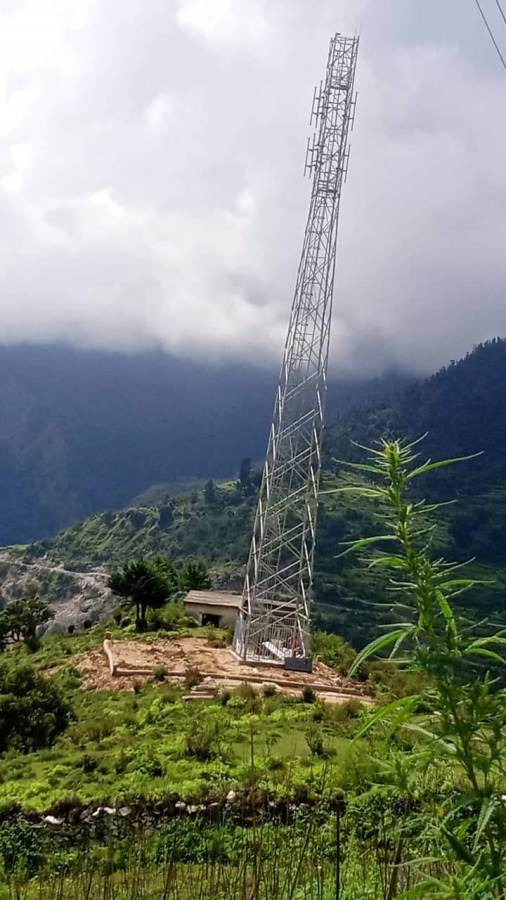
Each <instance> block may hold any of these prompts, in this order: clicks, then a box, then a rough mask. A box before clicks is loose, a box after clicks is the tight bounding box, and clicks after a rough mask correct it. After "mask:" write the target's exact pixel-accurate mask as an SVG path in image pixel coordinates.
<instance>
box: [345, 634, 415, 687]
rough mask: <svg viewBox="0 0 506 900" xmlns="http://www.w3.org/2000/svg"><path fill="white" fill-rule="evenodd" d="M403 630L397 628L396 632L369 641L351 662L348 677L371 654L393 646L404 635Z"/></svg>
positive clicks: (351, 675)
mask: <svg viewBox="0 0 506 900" xmlns="http://www.w3.org/2000/svg"><path fill="white" fill-rule="evenodd" d="M405 631H406V629H405V628H399V629H397V630H396V631H390V632H389V633H388V634H382V635H380V637H377V638H376V639H375V640H374V641H371V643H370V644H368V645H367V647H364V649H363V650H361V651H360V653H359V654H358V656H357V657H356V658H355V660H354V661H353V665H352V666H351V668H350V671H349V675H350V677H353V675H354V674H355V672H357V671H358V669H359V668H360V666H361V665H362V663H363V662H364V661H365V660H366V659H369V657H370V656H372V655H373V653H378V652H379V651H380V650H383V649H384V648H385V647H389V646H390V644H395V642H396V641H397V640H398V639H399V638H400V636H401V635H403V634H404V633H405Z"/></svg>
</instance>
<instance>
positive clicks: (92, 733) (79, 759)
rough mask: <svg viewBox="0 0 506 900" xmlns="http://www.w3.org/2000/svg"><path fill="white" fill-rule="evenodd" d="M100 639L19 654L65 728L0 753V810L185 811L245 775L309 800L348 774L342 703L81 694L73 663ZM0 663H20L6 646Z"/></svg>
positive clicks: (156, 693)
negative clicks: (28, 749)
mask: <svg viewBox="0 0 506 900" xmlns="http://www.w3.org/2000/svg"><path fill="white" fill-rule="evenodd" d="M101 638H102V632H101V630H100V629H96V630H95V631H93V632H90V633H87V634H83V635H75V636H65V637H54V638H49V639H47V640H46V641H44V643H43V646H42V648H41V649H40V650H39V651H37V652H36V653H34V654H30V655H29V658H30V661H31V662H32V663H33V664H34V665H36V666H37V667H38V668H40V669H42V670H46V671H48V670H49V671H50V672H51V673H52V676H51V677H53V678H55V679H56V682H57V683H58V684H59V686H60V687H61V690H62V691H63V692H64V694H65V697H66V699H67V700H68V701H69V702H70V705H71V707H72V709H73V712H74V721H73V723H72V724H71V725H70V726H69V728H68V729H67V730H66V732H65V733H64V734H63V735H62V736H61V737H60V738H59V739H58V740H57V741H56V743H55V744H54V746H53V747H51V748H49V749H44V750H39V751H37V752H33V753H29V754H21V753H19V752H17V751H15V750H10V751H8V752H7V753H6V754H4V755H3V757H2V758H1V759H0V808H1V807H8V806H10V805H13V804H19V805H20V806H21V808H22V809H23V810H26V811H37V812H42V811H46V810H48V809H52V808H55V807H57V806H58V805H59V804H61V803H64V802H65V803H69V802H70V801H75V803H76V805H82V804H103V803H106V804H110V805H118V804H121V803H127V802H130V801H135V800H138V799H139V798H142V799H144V800H148V801H150V802H156V801H158V800H160V799H163V798H164V797H166V796H167V795H169V794H177V795H178V796H179V797H180V798H181V799H183V800H187V801H193V802H195V801H200V800H202V799H203V798H204V797H208V796H209V795H217V796H221V795H223V794H226V793H227V791H228V790H230V788H237V787H239V788H240V787H241V786H243V785H247V784H249V783H250V781H251V779H252V776H253V775H254V778H255V782H256V783H257V785H258V786H259V788H260V789H262V790H265V791H266V792H269V794H272V795H273V796H274V797H284V796H290V795H292V794H293V793H294V792H297V791H298V790H300V789H301V788H302V787H303V786H304V788H305V789H307V790H308V791H309V792H311V790H312V789H313V787H315V786H316V785H317V784H318V783H319V781H321V779H322V777H323V773H325V780H326V782H327V784H328V785H329V786H330V785H332V786H333V787H338V786H340V785H342V784H343V783H344V782H345V780H346V779H347V778H348V777H349V772H350V768H353V765H354V760H355V758H356V756H357V753H358V749H357V748H356V747H353V748H352V746H351V735H352V734H353V732H354V730H355V729H356V726H357V723H358V721H359V718H358V717H359V716H360V710H358V709H357V708H356V706H355V705H354V704H353V703H351V704H347V705H344V706H337V707H335V708H332V707H328V708H327V707H325V706H322V705H320V704H313V703H305V702H303V701H302V698H301V699H299V700H296V701H293V700H287V699H286V698H284V697H281V696H268V697H264V696H257V695H255V694H254V693H253V692H252V691H251V690H248V689H247V688H244V687H239V688H238V689H237V690H236V691H234V692H232V693H231V694H230V695H229V694H226V695H225V696H222V697H220V698H218V699H217V700H216V701H214V702H206V701H197V702H193V703H186V702H184V701H183V700H182V696H183V694H184V693H185V692H186V691H187V689H186V688H185V687H180V688H179V687H174V686H173V685H169V684H165V683H164V682H163V680H162V681H156V680H154V681H153V682H152V683H149V684H146V685H144V686H143V687H139V688H138V689H137V691H136V692H129V693H122V692H110V691H86V690H82V688H81V685H80V675H79V672H78V671H77V670H76V669H75V668H74V666H73V664H72V663H73V656H74V655H75V654H76V653H81V652H83V651H84V650H86V649H89V648H90V647H92V646H94V645H96V644H97V643H99V641H100V640H101ZM7 656H8V658H9V661H10V662H11V663H12V664H13V665H14V664H15V663H16V660H20V659H24V658H26V657H27V656H28V654H26V653H25V651H24V650H23V649H21V648H20V649H17V648H16V649H14V650H11V651H9V653H8V654H7ZM315 735H316V737H317V738H318V740H317V741H316V743H315V741H314V736H315Z"/></svg>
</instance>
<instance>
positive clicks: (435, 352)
mask: <svg viewBox="0 0 506 900" xmlns="http://www.w3.org/2000/svg"><path fill="white" fill-rule="evenodd" d="M482 2H483V4H484V6H485V8H486V9H487V11H488V12H489V14H490V17H491V20H492V22H493V23H494V27H495V28H496V32H497V35H498V37H499V38H500V39H501V40H502V43H503V46H504V48H505V50H506V25H504V23H502V22H501V20H500V18H499V16H498V11H497V8H496V5H495V2H494V0H482ZM336 30H337V31H341V32H344V33H346V32H349V33H354V32H355V31H356V30H357V31H358V30H359V31H360V34H361V49H360V56H359V71H358V90H359V103H358V111H357V120H356V126H355V130H354V133H353V136H352V148H351V164H350V174H349V178H348V183H347V185H346V188H345V192H344V196H343V203H342V209H341V213H342V215H341V230H340V245H339V257H338V273H337V278H336V294H335V306H334V310H335V312H334V319H333V351H332V362H333V366H334V367H335V368H336V369H338V370H342V371H353V372H355V373H364V374H366V373H367V374H369V373H370V372H376V371H380V370H381V369H382V368H385V367H388V366H391V365H401V366H409V367H414V368H416V369H417V370H419V371H428V370H431V369H433V368H434V367H436V366H437V365H439V364H441V363H443V362H446V361H447V360H448V359H450V358H452V357H458V356H459V355H461V354H462V353H463V352H465V351H466V350H467V349H469V348H470V347H471V346H472V345H473V343H476V342H477V341H479V340H482V339H484V338H487V337H489V336H493V335H495V334H502V335H506V166H505V164H504V160H505V159H506V116H505V107H506V72H505V71H504V70H503V69H501V67H500V64H499V61H498V59H497V57H496V56H494V51H493V48H492V47H491V45H490V43H489V40H488V37H487V34H486V32H485V30H484V28H483V24H482V23H481V22H480V19H479V17H478V13H477V10H476V7H475V5H474V3H473V0H423V2H422V0H316V2H315V0H0V228H1V233H2V243H1V245H0V326H1V332H0V341H2V342H7V343H13V342H17V341H25V340H28V341H37V342H43V341H49V340H55V339H56V340H66V341H69V342H73V343H76V344H79V345H81V346H83V345H84V346H93V347H111V348H116V349H118V348H119V349H127V350H131V349H136V348H142V349H146V348H149V347H163V348H164V349H166V350H167V351H169V352H172V353H176V354H178V355H184V356H187V355H191V356H198V357H202V356H205V357H207V358H211V359H224V360H226V359H230V358H235V359H237V358H244V359H247V360H255V361H259V362H261V363H265V362H272V361H274V360H276V361H277V359H278V358H279V354H280V348H281V344H282V340H283V336H284V330H285V327H286V321H287V315H288V308H289V304H290V301H291V294H292V291H293V285H294V280H295V272H296V267H297V262H298V256H299V252H300V246H301V241H302V233H303V228H304V224H305V217H306V210H307V203H308V193H309V187H310V185H309V182H308V181H307V180H304V179H303V177H302V169H303V162H304V151H305V142H306V136H307V134H308V133H309V123H308V113H309V107H310V104H311V98H312V92H313V85H314V83H316V82H317V81H319V80H320V78H321V77H322V75H323V70H324V65H325V60H326V54H327V48H328V39H329V36H330V34H331V33H332V32H334V31H336Z"/></svg>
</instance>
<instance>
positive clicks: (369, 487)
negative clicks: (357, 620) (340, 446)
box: [343, 440, 506, 900]
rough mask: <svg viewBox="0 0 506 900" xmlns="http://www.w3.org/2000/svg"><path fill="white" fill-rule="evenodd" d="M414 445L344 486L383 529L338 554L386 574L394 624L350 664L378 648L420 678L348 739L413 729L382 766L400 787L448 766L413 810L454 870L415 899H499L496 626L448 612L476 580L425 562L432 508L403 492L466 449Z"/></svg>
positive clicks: (388, 453) (502, 846)
mask: <svg viewBox="0 0 506 900" xmlns="http://www.w3.org/2000/svg"><path fill="white" fill-rule="evenodd" d="M416 443H418V442H414V444H407V443H405V442H402V441H398V440H396V441H383V442H382V444H381V445H380V449H378V450H371V451H370V455H371V458H370V460H369V461H368V462H367V463H366V464H355V465H354V468H356V469H358V470H359V471H360V472H361V473H362V474H363V475H364V476H366V477H369V478H371V477H372V479H373V483H372V484H371V483H368V484H366V485H364V484H363V483H362V484H359V485H356V486H355V487H351V488H350V487H347V488H343V490H347V491H350V490H351V491H354V492H355V493H356V494H357V495H358V496H361V497H363V498H368V499H371V500H373V501H374V500H375V501H377V502H379V503H381V504H383V506H384V521H385V532H384V533H383V534H381V535H376V536H371V537H367V538H362V539H359V540H356V541H353V542H351V544H350V546H349V547H348V550H347V551H345V552H352V551H359V552H362V551H366V552H367V551H371V550H372V552H373V555H372V556H371V557H370V558H369V565H370V566H371V567H373V568H375V569H383V570H385V569H386V570H387V571H390V572H391V573H392V578H391V585H392V588H393V590H394V591H396V596H397V597H398V602H396V603H394V604H393V605H394V607H395V608H396V611H397V613H398V616H399V619H400V620H401V621H399V622H398V624H397V625H396V626H394V628H393V630H392V631H390V632H388V633H386V634H382V635H380V636H379V637H378V638H376V640H374V641H372V643H371V644H369V645H368V646H367V647H366V648H365V649H364V650H362V652H361V653H359V654H358V656H357V657H356V659H355V661H354V663H353V665H352V667H351V670H350V672H351V673H352V674H353V672H356V671H357V670H358V668H359V667H360V665H361V664H362V663H363V662H364V661H365V660H366V659H367V658H369V657H370V656H372V655H375V654H377V653H382V652H384V651H385V650H386V649H387V648H388V651H389V659H391V660H395V659H397V660H398V661H399V662H400V664H401V665H404V666H405V667H407V668H408V669H410V670H412V671H414V672H415V673H417V675H418V679H419V681H418V683H419V690H418V692H417V693H416V694H413V695H411V696H404V697H401V698H398V699H396V700H394V701H393V702H391V703H389V704H387V705H386V706H384V707H380V708H379V709H377V710H376V711H375V712H374V713H373V714H372V716H371V717H370V718H369V720H368V721H367V722H366V724H365V725H364V726H363V727H362V729H361V730H360V731H359V733H358V736H359V737H361V736H363V735H364V734H365V733H366V732H367V731H368V730H369V729H371V728H373V727H377V726H378V725H380V724H381V723H383V725H384V726H386V734H387V735H388V739H390V738H391V737H392V736H393V735H395V734H396V733H397V732H399V731H400V730H402V732H403V733H404V734H406V732H407V733H408V734H411V735H412V736H413V735H414V737H415V739H416V740H417V744H416V745H415V749H413V750H411V752H410V754H409V760H406V761H405V762H404V764H403V761H402V759H399V758H398V757H397V758H394V761H393V765H392V772H391V777H392V779H393V781H394V783H395V782H397V783H398V787H399V788H400V789H401V790H402V791H403V792H405V793H407V792H409V790H410V787H409V784H410V778H411V779H412V778H413V775H414V774H415V773H417V774H418V776H419V778H420V779H421V780H422V782H423V783H426V782H427V779H428V778H429V777H430V775H432V776H433V780H434V783H435V784H442V783H444V778H445V774H446V773H447V772H448V771H451V772H453V775H454V779H455V784H454V787H453V788H452V789H451V790H450V791H447V792H446V794H442V795H441V797H440V798H439V799H438V804H437V807H438V808H437V810H436V812H435V811H434V807H431V806H428V808H427V809H426V810H425V811H424V813H419V814H418V818H417V821H418V823H419V825H421V826H422V829H423V831H424V833H425V834H426V835H431V843H432V846H431V854H430V855H431V857H432V859H433V861H435V860H436V859H437V857H439V859H440V861H441V862H443V863H444V868H446V869H447V868H448V861H449V860H451V861H452V863H453V865H452V869H453V871H452V872H451V873H450V874H448V875H447V876H444V875H443V876H441V877H440V878H439V879H437V878H435V877H430V878H427V879H426V880H424V881H423V882H422V883H420V884H419V885H417V889H416V896H424V897H425V896H438V897H448V898H450V897H454V898H457V897H465V898H466V900H484V898H485V897H487V898H491V900H492V898H502V900H504V898H505V897H506V885H505V881H504V872H505V871H506V806H505V804H504V799H503V793H504V772H505V769H504V760H505V758H506V690H505V689H504V688H503V687H502V686H501V682H500V681H499V680H498V678H497V674H498V673H499V672H500V671H501V669H503V667H504V664H505V662H506V660H505V658H504V656H503V652H504V647H505V645H506V637H505V630H502V631H501V630H496V631H495V632H492V633H490V634H488V635H487V634H485V633H484V629H483V622H482V623H479V624H478V625H476V626H474V627H473V626H471V627H470V626H469V622H467V621H466V620H464V619H463V618H462V617H461V615H459V614H458V612H457V610H456V609H455V608H454V598H455V597H457V596H458V595H459V594H461V593H462V591H465V590H468V589H470V588H472V587H473V586H474V585H475V584H476V583H477V582H476V581H475V580H474V579H472V578H467V577H465V575H464V573H463V572H462V571H461V569H462V564H456V563H448V562H446V561H445V560H442V559H441V558H437V557H436V558H433V556H432V553H431V544H432V542H433V540H434V532H435V524H436V523H434V522H433V521H431V519H433V514H434V512H435V511H436V510H437V508H438V507H439V506H440V504H437V503H432V504H430V503H426V502H425V501H424V500H423V499H420V498H419V494H415V495H414V498H413V482H414V481H415V480H416V479H418V478H419V477H421V476H425V475H427V474H429V473H430V472H432V471H434V470H435V469H439V468H442V467H446V466H448V465H449V464H450V463H453V462H463V461H467V460H468V459H470V458H471V457H461V458H460V459H458V460H442V461H439V462H431V461H430V460H428V461H427V462H425V463H421V464H420V462H419V460H418V454H417V452H416V449H415V444H416ZM385 547H386V552H383V548H385ZM403 827H404V826H403V823H400V828H401V832H400V837H399V847H401V846H402V841H403V833H402V828H403ZM405 827H406V830H408V829H409V828H410V827H411V828H412V827H413V822H412V821H411V822H407V823H405ZM422 891H423V892H424V893H423V894H422V893H421V892H422ZM414 895H415V894H413V896H414Z"/></svg>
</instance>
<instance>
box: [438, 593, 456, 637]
mask: <svg viewBox="0 0 506 900" xmlns="http://www.w3.org/2000/svg"><path fill="white" fill-rule="evenodd" d="M436 598H437V602H438V604H439V608H440V610H441V612H442V613H443V616H444V619H445V622H446V624H447V626H448V629H449V631H451V633H452V634H453V636H454V637H455V636H456V634H457V623H456V621H455V616H454V615H453V610H452V608H451V606H450V604H449V603H448V600H447V599H446V597H445V595H444V594H443V592H442V591H440V590H437V591H436Z"/></svg>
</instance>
